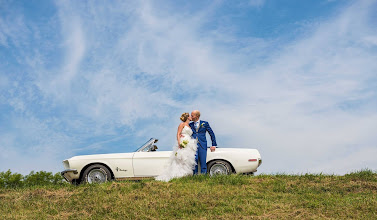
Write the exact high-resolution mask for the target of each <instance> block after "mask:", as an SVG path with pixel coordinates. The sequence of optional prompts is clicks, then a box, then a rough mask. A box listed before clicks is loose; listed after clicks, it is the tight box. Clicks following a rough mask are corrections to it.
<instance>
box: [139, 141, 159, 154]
mask: <svg viewBox="0 0 377 220" xmlns="http://www.w3.org/2000/svg"><path fill="white" fill-rule="evenodd" d="M155 142H157V140H156V139H154V138H151V139H149V141H147V142H146V143H145V144H143V145H142V146H141V147H139V148H138V149H136V150H135V152H139V151H144V149H147V148H148V146H150V145H152V144H153V143H155Z"/></svg>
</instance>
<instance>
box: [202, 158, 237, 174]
mask: <svg viewBox="0 0 377 220" xmlns="http://www.w3.org/2000/svg"><path fill="white" fill-rule="evenodd" d="M208 167H209V170H208V172H209V175H210V176H215V175H229V174H231V173H232V167H231V166H230V164H229V163H228V162H226V161H222V160H215V161H212V162H210V163H209V164H208Z"/></svg>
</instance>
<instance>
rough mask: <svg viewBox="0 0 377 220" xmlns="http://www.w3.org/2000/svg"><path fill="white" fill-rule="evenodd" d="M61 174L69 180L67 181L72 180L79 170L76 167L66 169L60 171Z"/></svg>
mask: <svg viewBox="0 0 377 220" xmlns="http://www.w3.org/2000/svg"><path fill="white" fill-rule="evenodd" d="M60 174H61V175H62V176H63V178H64V179H65V180H67V182H72V179H74V178H73V176H76V175H77V174H78V172H77V170H76V169H66V170H64V171H62V172H60ZM72 174H73V175H72Z"/></svg>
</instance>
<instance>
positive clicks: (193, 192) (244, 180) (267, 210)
mask: <svg viewBox="0 0 377 220" xmlns="http://www.w3.org/2000/svg"><path fill="white" fill-rule="evenodd" d="M0 218H1V219H4V218H5V219H87V218H92V219H120V218H122V219H123V218H131V219H176V218H179V219H181V218H183V219H193V218H194V219H198V218H201V219H251V218H265V219H271V218H272V219H273V218H279V219H282V218H283V219H287V218H299V219H314V218H321V219H322V218H329V219H349V218H357V219H376V218H377V173H376V172H372V171H370V170H365V171H360V172H356V173H350V174H347V175H344V176H335V175H312V174H305V175H259V176H243V175H231V176H217V177H212V178H209V177H207V176H194V177H187V178H182V179H176V180H173V181H171V182H169V183H164V182H157V181H155V180H152V179H149V180H143V181H123V182H110V183H107V184H102V185H82V186H71V185H68V184H64V185H50V186H29V187H21V188H0Z"/></svg>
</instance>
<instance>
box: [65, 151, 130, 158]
mask: <svg viewBox="0 0 377 220" xmlns="http://www.w3.org/2000/svg"><path fill="white" fill-rule="evenodd" d="M133 155H134V152H132V153H114V154H91V155H81V156H74V157H71V158H69V159H68V160H93V159H117V158H132V156H133Z"/></svg>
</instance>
